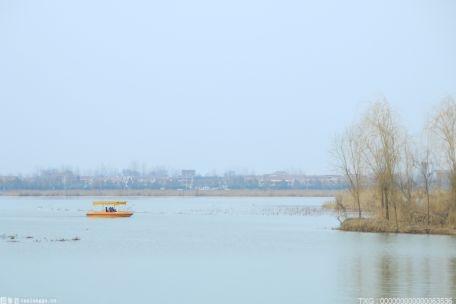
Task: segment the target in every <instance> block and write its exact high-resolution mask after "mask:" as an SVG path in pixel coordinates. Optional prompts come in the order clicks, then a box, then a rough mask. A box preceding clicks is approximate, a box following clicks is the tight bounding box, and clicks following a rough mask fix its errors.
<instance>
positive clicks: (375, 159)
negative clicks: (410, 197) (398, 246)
mask: <svg viewBox="0 0 456 304" xmlns="http://www.w3.org/2000/svg"><path fill="white" fill-rule="evenodd" d="M362 125H363V129H364V131H365V132H366V134H367V135H366V137H365V139H366V141H365V144H366V152H367V153H366V159H367V163H368V165H369V167H370V168H371V170H372V174H373V176H374V177H375V180H376V182H377V187H378V189H379V190H380V193H381V207H382V210H383V211H384V214H385V218H386V220H388V221H389V219H390V204H392V206H393V208H394V215H395V223H396V228H398V218H397V203H396V200H395V199H394V198H395V196H394V194H395V186H396V185H397V182H396V177H397V172H398V167H399V162H400V158H401V144H402V143H403V136H402V132H401V129H400V128H399V125H398V123H397V121H396V119H395V116H394V115H393V112H392V110H391V107H390V105H389V103H388V102H387V101H386V100H382V101H377V102H374V103H373V104H371V106H370V107H369V109H368V111H367V113H366V114H365V116H364V119H363V123H362Z"/></svg>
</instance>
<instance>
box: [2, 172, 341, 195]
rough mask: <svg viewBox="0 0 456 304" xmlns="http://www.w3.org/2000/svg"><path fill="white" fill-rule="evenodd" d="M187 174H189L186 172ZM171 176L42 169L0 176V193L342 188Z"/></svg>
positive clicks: (277, 178) (323, 180)
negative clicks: (37, 171)
mask: <svg viewBox="0 0 456 304" xmlns="http://www.w3.org/2000/svg"><path fill="white" fill-rule="evenodd" d="M186 171H190V172H191V174H190V175H189V174H188V173H185V172H186ZM182 172H183V173H181V174H173V175H170V174H168V172H167V171H166V170H163V169H161V170H159V171H150V172H147V173H146V172H141V171H139V170H134V169H124V170H121V171H120V172H112V171H110V172H105V173H104V174H93V175H80V174H78V173H77V172H75V171H72V170H69V169H61V170H58V169H49V170H42V171H40V172H39V173H37V174H34V175H32V176H0V191H2V190H3V191H8V190H23V189H27V190H72V189H87V190H114V189H116V190H121V189H151V190H159V189H163V190H168V189H171V190H189V189H200V190H210V189H278V190H280V189H315V190H320V189H333V190H334V189H345V188H346V186H347V185H346V183H345V180H344V179H343V177H342V176H305V175H293V174H288V173H286V172H280V174H265V175H236V174H233V173H232V172H231V173H229V174H225V175H223V176H217V175H213V176H203V175H198V174H196V173H195V172H194V170H182Z"/></svg>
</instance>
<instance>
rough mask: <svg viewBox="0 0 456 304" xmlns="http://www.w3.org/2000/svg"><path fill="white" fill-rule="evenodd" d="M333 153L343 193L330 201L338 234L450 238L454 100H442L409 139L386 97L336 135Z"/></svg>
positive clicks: (455, 207) (455, 210)
mask: <svg viewBox="0 0 456 304" xmlns="http://www.w3.org/2000/svg"><path fill="white" fill-rule="evenodd" d="M331 154H332V157H333V159H334V160H335V165H336V166H337V168H338V170H339V171H340V172H341V173H342V174H343V175H344V176H345V179H346V180H347V184H348V186H349V191H348V193H346V194H342V195H339V196H337V197H336V200H335V201H334V203H333V207H334V208H336V209H337V210H338V213H339V220H340V222H341V229H343V230H356V231H377V232H413V233H445V234H454V233H455V228H456V102H455V101H454V99H453V98H452V97H447V98H445V99H444V100H443V101H442V102H441V103H440V105H439V106H438V107H437V108H436V109H435V110H434V111H433V112H432V113H431V115H430V116H429V118H428V120H427V122H426V123H425V125H424V127H423V132H422V135H421V136H420V138H419V139H415V138H413V137H412V136H410V135H409V133H408V132H407V130H405V128H404V127H403V125H402V123H401V121H400V119H399V116H398V115H397V114H396V113H395V112H394V110H393V109H392V108H391V106H390V104H389V103H388V102H387V101H386V100H380V101H377V102H373V103H372V104H370V106H369V107H368V109H367V111H366V112H365V113H364V114H363V115H362V116H361V118H360V119H359V120H358V121H356V122H355V123H353V124H352V125H350V126H348V127H347V128H346V129H345V130H344V131H343V132H342V133H340V134H338V135H337V136H336V138H335V140H334V141H333V145H332V149H331Z"/></svg>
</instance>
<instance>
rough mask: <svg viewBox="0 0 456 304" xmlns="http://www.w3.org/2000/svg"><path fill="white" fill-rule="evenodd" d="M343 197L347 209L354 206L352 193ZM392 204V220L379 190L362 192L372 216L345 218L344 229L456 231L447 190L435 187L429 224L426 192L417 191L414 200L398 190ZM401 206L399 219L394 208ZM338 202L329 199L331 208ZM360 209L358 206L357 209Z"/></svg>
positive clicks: (430, 206) (365, 206)
mask: <svg viewBox="0 0 456 304" xmlns="http://www.w3.org/2000/svg"><path fill="white" fill-rule="evenodd" d="M339 200H340V201H342V202H343V205H344V206H346V208H347V210H354V204H353V199H352V197H351V196H350V193H348V192H347V193H344V194H343V195H342V197H341V198H339ZM393 200H394V201H392V202H391V205H390V221H387V220H386V219H385V214H384V211H383V210H382V209H381V208H380V203H379V202H380V199H379V197H378V195H377V194H376V193H375V191H372V190H368V191H365V192H364V193H363V195H362V206H361V207H362V210H363V211H367V213H364V214H369V218H346V219H345V220H343V221H341V225H340V229H341V230H345V231H363V232H394V233H395V232H400V233H420V234H424V233H429V234H450V235H455V234H456V210H454V209H453V208H452V207H451V201H452V200H451V195H450V193H448V192H445V191H435V192H433V193H432V194H431V196H430V204H429V224H428V213H427V199H426V196H425V195H424V193H423V192H421V191H415V192H414V193H413V195H412V198H411V200H410V201H406V200H405V199H404V197H402V196H401V195H400V194H396V196H395V197H394V198H393ZM393 202H394V203H396V206H397V222H398V224H397V225H396V220H395V214H394V209H393ZM335 205H336V204H335V203H332V204H331V203H328V204H327V205H326V206H327V207H328V208H331V207H334V206H335ZM355 210H356V209H355Z"/></svg>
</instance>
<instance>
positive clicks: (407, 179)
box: [398, 137, 416, 207]
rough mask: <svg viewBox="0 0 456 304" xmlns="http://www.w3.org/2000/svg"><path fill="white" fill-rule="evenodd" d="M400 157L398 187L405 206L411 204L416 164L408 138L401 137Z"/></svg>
mask: <svg viewBox="0 0 456 304" xmlns="http://www.w3.org/2000/svg"><path fill="white" fill-rule="evenodd" d="M401 150H402V151H401V152H402V157H401V159H402V160H401V162H400V172H399V174H398V182H399V189H400V190H401V192H402V195H403V197H404V200H405V202H406V206H407V207H409V206H411V204H412V196H413V188H414V186H415V181H414V178H413V173H414V169H415V164H416V161H415V159H416V157H415V155H414V153H413V151H412V143H411V141H410V140H406V137H404V138H403V143H402V149H401Z"/></svg>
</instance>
